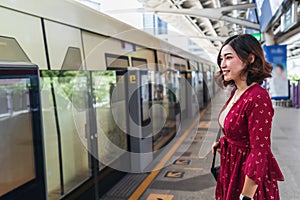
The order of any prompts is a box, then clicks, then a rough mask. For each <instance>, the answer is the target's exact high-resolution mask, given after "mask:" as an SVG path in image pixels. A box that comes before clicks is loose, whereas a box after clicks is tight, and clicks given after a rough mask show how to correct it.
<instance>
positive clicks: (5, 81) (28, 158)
mask: <svg viewBox="0 0 300 200" xmlns="http://www.w3.org/2000/svg"><path fill="white" fill-rule="evenodd" d="M10 65H11V64H10ZM0 74H1V76H0V103H1V109H0V130H1V131H0V137H1V140H0V152H1V156H0V163H1V171H0V199H1V200H2V199H5V200H6V199H12V198H14V199H15V198H16V199H46V192H45V182H44V177H45V174H44V157H43V156H44V155H43V146H42V144H43V142H42V125H41V115H40V111H41V110H40V99H39V81H38V80H39V78H38V70H37V67H35V66H27V65H24V66H21V67H20V66H18V67H7V66H6V64H0Z"/></svg>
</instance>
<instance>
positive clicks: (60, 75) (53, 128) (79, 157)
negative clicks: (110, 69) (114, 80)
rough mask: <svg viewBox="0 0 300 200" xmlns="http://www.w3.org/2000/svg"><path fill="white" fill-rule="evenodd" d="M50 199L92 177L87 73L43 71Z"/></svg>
mask: <svg viewBox="0 0 300 200" xmlns="http://www.w3.org/2000/svg"><path fill="white" fill-rule="evenodd" d="M40 74H41V86H42V87H41V97H42V101H43V104H42V106H43V120H44V135H45V136H44V137H45V147H46V148H45V154H46V169H47V187H48V188H47V189H48V198H49V199H57V198H59V197H60V196H61V195H63V194H65V193H67V192H70V191H72V190H73V189H74V188H76V187H77V186H78V185H79V184H80V183H82V182H84V181H85V180H86V179H88V178H89V177H90V168H89V158H88V155H89V154H88V144H89V140H88V137H87V127H88V120H90V119H89V118H88V110H89V105H88V87H89V85H88V78H87V73H86V71H54V70H51V71H50V70H41V71H40Z"/></svg>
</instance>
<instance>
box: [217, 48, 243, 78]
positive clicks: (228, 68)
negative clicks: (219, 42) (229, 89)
mask: <svg viewBox="0 0 300 200" xmlns="http://www.w3.org/2000/svg"><path fill="white" fill-rule="evenodd" d="M220 58H221V65H220V66H221V69H222V72H223V75H224V80H225V81H231V80H233V81H234V82H238V81H240V80H242V79H241V78H244V77H241V76H240V74H241V71H242V70H243V69H244V67H245V63H243V62H242V60H240V58H239V57H238V55H237V54H236V52H235V51H234V50H233V48H232V47H231V46H230V45H225V46H224V47H223V48H222V50H221V54H220Z"/></svg>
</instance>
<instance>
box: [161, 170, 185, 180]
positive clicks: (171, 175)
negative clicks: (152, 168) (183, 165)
mask: <svg viewBox="0 0 300 200" xmlns="http://www.w3.org/2000/svg"><path fill="white" fill-rule="evenodd" d="M183 176H184V172H182V171H167V173H166V174H165V177H167V178H182V177H183Z"/></svg>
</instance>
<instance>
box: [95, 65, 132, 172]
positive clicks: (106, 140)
mask: <svg viewBox="0 0 300 200" xmlns="http://www.w3.org/2000/svg"><path fill="white" fill-rule="evenodd" d="M125 72H126V71H125V70H108V71H94V72H92V80H93V86H92V88H93V92H94V94H93V95H94V108H95V111H96V121H97V133H98V136H97V142H98V160H99V165H100V170H102V169H103V168H104V167H105V166H108V165H109V166H111V165H112V163H114V162H115V161H117V160H118V158H120V156H122V155H123V154H124V152H126V151H127V150H128V141H127V135H126V130H127V123H126V104H125V95H126V92H125V84H126V83H125V81H124V76H123V75H124V74H125ZM115 163H117V162H115ZM117 165H118V164H117ZM114 167H116V168H121V167H120V166H114Z"/></svg>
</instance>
